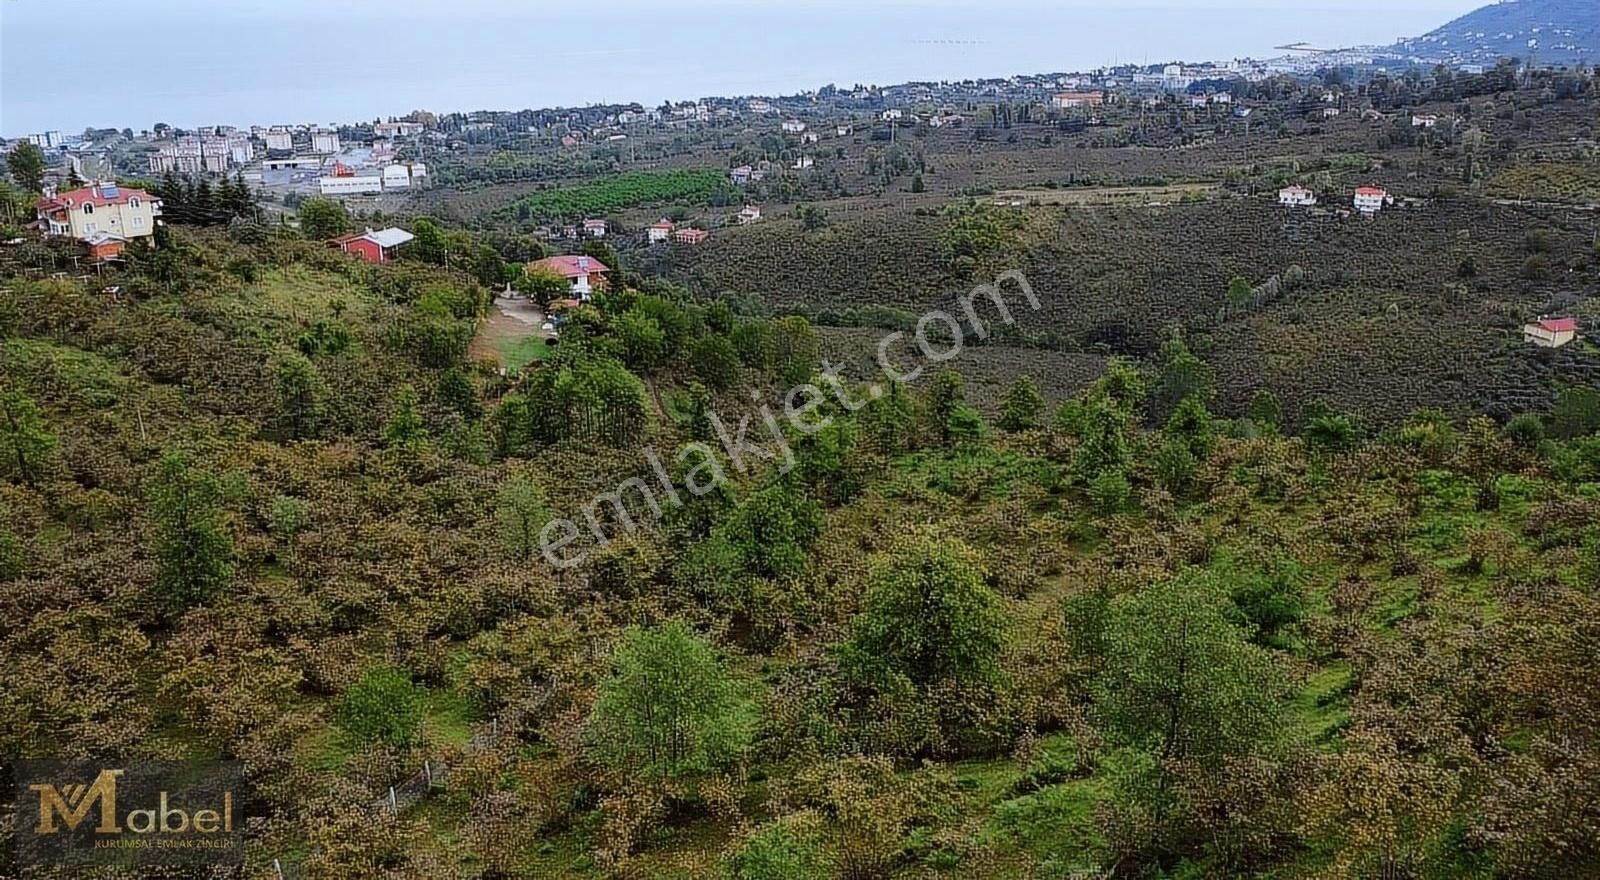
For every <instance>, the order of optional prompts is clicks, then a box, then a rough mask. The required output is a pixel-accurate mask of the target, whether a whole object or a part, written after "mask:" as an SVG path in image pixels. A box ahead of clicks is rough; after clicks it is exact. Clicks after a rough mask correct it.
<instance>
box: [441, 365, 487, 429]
mask: <svg viewBox="0 0 1600 880" xmlns="http://www.w3.org/2000/svg"><path fill="white" fill-rule="evenodd" d="M437 393H438V399H439V402H440V403H442V404H444V405H445V406H447V407H449V408H450V409H451V410H452V411H454V412H455V413H456V414H457V415H459V416H461V418H463V419H465V420H467V421H468V422H476V421H477V420H478V419H479V418H481V417H482V416H483V404H482V403H481V402H480V401H479V400H478V389H477V388H475V387H473V384H472V379H471V378H470V377H468V376H467V373H466V371H465V370H463V369H461V368H460V367H457V366H452V367H450V368H448V369H446V370H445V371H444V372H443V373H441V374H440V375H439V387H438V392H437Z"/></svg>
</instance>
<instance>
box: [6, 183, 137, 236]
mask: <svg viewBox="0 0 1600 880" xmlns="http://www.w3.org/2000/svg"><path fill="white" fill-rule="evenodd" d="M34 209H35V211H36V212H37V213H38V218H39V229H40V231H41V232H43V233H44V234H45V235H66V236H71V237H72V238H76V239H78V240H79V241H88V240H89V239H91V238H92V237H94V236H95V234H96V233H101V232H104V233H108V234H110V235H114V236H116V237H118V238H121V239H123V240H132V239H135V238H144V237H146V236H150V235H154V234H155V228H156V218H157V217H159V216H161V200H160V199H157V198H156V197H155V196H152V195H150V194H149V193H147V192H145V191H144V190H142V189H128V188H124V187H120V186H117V185H116V184H115V183H110V182H102V183H97V184H94V185H93V186H85V187H79V188H78V189H75V190H72V191H70V192H64V193H58V194H55V195H47V196H45V197H44V198H42V199H40V200H39V201H38V202H36V203H35V204H34Z"/></svg>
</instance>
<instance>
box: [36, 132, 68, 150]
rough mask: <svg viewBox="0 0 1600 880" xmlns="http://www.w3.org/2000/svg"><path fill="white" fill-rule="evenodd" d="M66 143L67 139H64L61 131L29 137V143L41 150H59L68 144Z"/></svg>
mask: <svg viewBox="0 0 1600 880" xmlns="http://www.w3.org/2000/svg"><path fill="white" fill-rule="evenodd" d="M66 142H67V141H66V138H64V137H62V136H61V132H59V131H47V132H44V133H43V134H30V135H28V143H30V144H33V145H34V146H36V147H38V148H39V149H41V150H59V149H61V147H62V146H63V145H65V144H66Z"/></svg>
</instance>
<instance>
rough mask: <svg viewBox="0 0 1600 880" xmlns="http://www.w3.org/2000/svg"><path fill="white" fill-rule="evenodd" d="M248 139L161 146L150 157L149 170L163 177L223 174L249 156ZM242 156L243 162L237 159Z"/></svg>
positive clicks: (213, 139) (202, 139) (196, 139)
mask: <svg viewBox="0 0 1600 880" xmlns="http://www.w3.org/2000/svg"><path fill="white" fill-rule="evenodd" d="M252 152H253V151H252V149H251V147H250V139H249V138H248V137H244V136H242V135H233V136H222V137H218V136H215V135H213V136H210V137H192V136H191V137H182V138H179V139H177V140H176V141H173V142H171V143H167V144H162V145H161V146H160V147H158V148H157V149H156V153H155V155H153V156H151V157H150V159H149V162H150V171H151V173H153V174H165V173H167V172H169V171H176V172H178V173H180V174H226V173H227V172H228V168H229V167H230V166H231V165H236V164H237V165H242V164H245V163H246V162H249V161H250V156H251V155H252ZM238 156H243V157H244V161H243V162H241V161H239V160H238V159H237V158H236V157H238Z"/></svg>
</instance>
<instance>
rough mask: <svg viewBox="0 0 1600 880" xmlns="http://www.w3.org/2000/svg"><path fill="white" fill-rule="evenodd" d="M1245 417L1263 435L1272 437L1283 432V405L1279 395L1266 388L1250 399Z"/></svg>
mask: <svg viewBox="0 0 1600 880" xmlns="http://www.w3.org/2000/svg"><path fill="white" fill-rule="evenodd" d="M1245 416H1246V417H1247V418H1248V419H1250V421H1251V422H1252V423H1254V424H1255V426H1256V430H1257V431H1260V432H1261V433H1262V434H1268V435H1271V434H1276V433H1278V432H1279V431H1281V430H1283V404H1282V403H1281V402H1279V400H1278V395H1276V394H1273V393H1272V392H1271V391H1268V390H1266V389H1265V388H1263V389H1261V390H1260V391H1257V392H1256V393H1255V395H1254V396H1252V397H1251V398H1250V405H1249V407H1248V408H1247V409H1246V410H1245Z"/></svg>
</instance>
